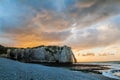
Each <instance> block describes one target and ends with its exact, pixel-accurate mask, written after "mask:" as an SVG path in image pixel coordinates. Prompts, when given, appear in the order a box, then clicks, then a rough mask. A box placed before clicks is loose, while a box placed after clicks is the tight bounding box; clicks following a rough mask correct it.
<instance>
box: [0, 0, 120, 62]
mask: <svg viewBox="0 0 120 80" xmlns="http://www.w3.org/2000/svg"><path fill="white" fill-rule="evenodd" d="M119 25H120V0H0V44H1V45H4V46H12V47H33V46H39V45H59V46H63V45H67V46H70V47H71V48H72V50H73V52H74V54H75V56H76V57H77V60H78V61H80V62H82V61H106V60H107V61H116V60H120V26H119Z"/></svg>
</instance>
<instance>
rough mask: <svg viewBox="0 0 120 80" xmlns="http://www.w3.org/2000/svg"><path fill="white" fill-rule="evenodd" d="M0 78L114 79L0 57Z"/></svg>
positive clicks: (35, 79) (17, 79)
mask: <svg viewBox="0 0 120 80" xmlns="http://www.w3.org/2000/svg"><path fill="white" fill-rule="evenodd" d="M0 80H114V79H110V78H107V77H104V76H101V75H96V74H87V73H83V72H77V71H71V70H67V69H62V68H55V67H47V66H43V65H39V64H29V63H21V62H18V61H13V60H10V59H5V58H0Z"/></svg>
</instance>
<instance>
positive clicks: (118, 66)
mask: <svg viewBox="0 0 120 80" xmlns="http://www.w3.org/2000/svg"><path fill="white" fill-rule="evenodd" d="M77 64H90V65H100V66H101V65H102V66H104V67H107V68H109V69H105V70H98V71H99V72H101V73H102V75H103V76H106V77H110V78H114V79H118V80H120V61H109V62H88V63H77Z"/></svg>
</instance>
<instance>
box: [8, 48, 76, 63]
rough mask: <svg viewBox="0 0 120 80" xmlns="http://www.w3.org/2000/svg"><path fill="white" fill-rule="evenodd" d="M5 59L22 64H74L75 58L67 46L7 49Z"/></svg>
mask: <svg viewBox="0 0 120 80" xmlns="http://www.w3.org/2000/svg"><path fill="white" fill-rule="evenodd" d="M7 57H8V58H11V59H15V60H19V61H23V62H41V63H42V62H48V63H51V62H52V63H74V62H76V58H75V56H74V54H73V52H72V50H71V48H70V47H68V46H39V47H34V48H11V49H7Z"/></svg>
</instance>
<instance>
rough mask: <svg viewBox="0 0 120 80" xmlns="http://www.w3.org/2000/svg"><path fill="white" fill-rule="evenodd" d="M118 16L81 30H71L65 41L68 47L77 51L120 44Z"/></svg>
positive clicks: (119, 17) (119, 18)
mask: <svg viewBox="0 0 120 80" xmlns="http://www.w3.org/2000/svg"><path fill="white" fill-rule="evenodd" d="M119 20H120V16H119V15H118V16H114V17H112V18H109V19H106V20H105V21H103V22H100V23H97V24H96V25H95V24H94V25H93V26H91V27H87V28H85V29H82V30H75V29H74V30H73V31H72V33H73V34H72V35H71V37H69V38H68V40H67V41H66V42H67V43H68V45H71V46H74V47H77V48H79V49H85V48H92V47H101V46H109V45H112V44H115V43H118V44H119V43H120V37H119V36H120V34H119V33H120V31H119V30H120V27H119V23H120V22H119Z"/></svg>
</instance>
